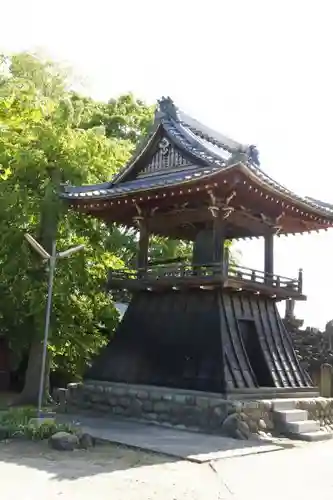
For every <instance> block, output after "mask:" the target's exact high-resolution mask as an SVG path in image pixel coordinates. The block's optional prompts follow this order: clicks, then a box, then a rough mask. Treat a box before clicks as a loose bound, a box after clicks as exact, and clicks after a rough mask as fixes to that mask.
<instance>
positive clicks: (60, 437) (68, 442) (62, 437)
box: [49, 432, 79, 451]
mask: <svg viewBox="0 0 333 500" xmlns="http://www.w3.org/2000/svg"><path fill="white" fill-rule="evenodd" d="M49 444H50V446H51V448H53V449H54V450H59V451H73V450H75V448H78V446H79V438H78V437H77V436H75V434H70V433H69V432H56V433H55V434H53V436H51V437H50V439H49Z"/></svg>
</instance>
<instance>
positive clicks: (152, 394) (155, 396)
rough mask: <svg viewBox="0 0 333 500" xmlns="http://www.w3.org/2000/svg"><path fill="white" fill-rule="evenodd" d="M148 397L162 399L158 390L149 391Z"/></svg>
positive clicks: (154, 399)
mask: <svg viewBox="0 0 333 500" xmlns="http://www.w3.org/2000/svg"><path fill="white" fill-rule="evenodd" d="M150 399H151V400H152V401H162V394H161V393H160V392H157V391H152V392H151V393H150Z"/></svg>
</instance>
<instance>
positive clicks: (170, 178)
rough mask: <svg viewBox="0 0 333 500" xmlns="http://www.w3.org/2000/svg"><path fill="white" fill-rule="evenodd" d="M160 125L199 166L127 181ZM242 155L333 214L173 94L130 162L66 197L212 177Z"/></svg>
mask: <svg viewBox="0 0 333 500" xmlns="http://www.w3.org/2000/svg"><path fill="white" fill-rule="evenodd" d="M160 127H163V129H164V131H165V133H166V134H167V135H168V136H169V137H170V138H171V139H172V140H173V141H174V143H175V144H176V145H177V146H178V147H179V148H180V149H181V150H183V151H184V152H186V153H187V154H188V155H189V156H190V157H191V158H192V159H193V164H196V163H197V167H196V168H193V167H189V168H187V169H184V170H180V171H179V172H177V171H172V172H170V173H167V172H163V171H161V173H160V174H159V175H154V176H151V177H146V178H138V179H135V180H130V181H126V176H127V174H128V173H129V172H131V171H132V169H133V167H134V165H135V163H136V160H137V159H138V158H139V157H140V156H141V155H142V154H143V153H144V152H145V151H146V150H147V148H148V147H149V144H150V142H151V141H152V140H153V138H154V136H155V134H156V133H157V132H158V130H159V128H160ZM238 155H241V156H242V159H241V163H242V164H243V165H244V166H245V167H246V168H247V169H248V170H249V173H251V174H252V175H254V176H255V177H256V178H257V180H258V181H260V182H261V183H262V184H263V185H266V186H267V187H269V188H271V189H273V190H274V191H276V192H278V193H280V194H282V195H284V196H287V197H288V198H291V199H293V200H295V202H299V203H302V204H303V205H306V206H307V207H309V209H310V208H312V209H314V210H317V211H318V210H319V211H320V212H321V213H322V214H326V215H327V216H333V205H331V204H328V203H324V202H321V201H319V200H315V199H313V198H310V197H301V196H298V195H297V194H295V193H293V192H292V191H290V190H289V189H287V188H286V187H284V186H283V185H282V184H280V183H278V182H277V181H275V180H274V179H272V178H271V177H270V176H268V175H267V174H265V173H264V172H263V170H262V169H261V168H260V163H259V155H258V151H257V149H256V147H255V146H251V145H244V144H241V143H238V142H236V141H233V140H231V139H229V138H227V137H225V136H223V135H222V134H220V133H218V132H215V131H214V130H212V129H210V128H208V127H206V126H205V125H203V124H201V123H200V122H198V121H197V120H195V119H194V118H191V117H190V116H188V115H187V114H185V113H183V112H182V111H180V110H179V109H178V108H177V107H176V106H175V105H174V103H173V101H172V100H171V99H170V98H162V99H161V100H160V101H159V102H158V108H157V112H156V114H155V121H154V124H153V126H152V130H151V132H150V134H149V135H148V137H146V138H144V140H143V142H142V143H141V144H140V145H139V147H138V148H137V150H136V151H135V153H134V155H133V157H132V158H131V160H130V161H129V163H128V164H127V165H125V167H124V168H123V169H122V170H121V172H119V174H117V175H116V176H115V177H114V178H113V179H112V181H110V182H106V183H103V184H98V185H91V186H80V187H74V186H66V187H65V189H64V192H63V194H62V197H63V198H67V199H82V198H84V199H87V198H90V199H100V198H112V197H116V196H119V194H127V193H131V192H133V193H134V192H137V191H141V190H145V189H154V188H159V187H161V186H173V185H177V184H182V183H183V182H187V181H191V180H194V179H195V178H204V177H209V176H210V175H212V174H215V173H216V172H218V171H219V170H224V169H226V168H228V167H229V168H230V165H231V164H236V163H239V160H238V161H237V156H238Z"/></svg>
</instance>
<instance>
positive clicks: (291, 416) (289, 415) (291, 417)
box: [274, 410, 308, 423]
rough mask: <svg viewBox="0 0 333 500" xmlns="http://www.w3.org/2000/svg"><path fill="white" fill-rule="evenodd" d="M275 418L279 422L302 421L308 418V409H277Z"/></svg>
mask: <svg viewBox="0 0 333 500" xmlns="http://www.w3.org/2000/svg"><path fill="white" fill-rule="evenodd" d="M274 419H275V420H277V422H283V423H284V422H302V421H304V420H307V419H308V412H307V411H306V410H275V411H274Z"/></svg>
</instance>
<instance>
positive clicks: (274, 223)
mask: <svg viewBox="0 0 333 500" xmlns="http://www.w3.org/2000/svg"><path fill="white" fill-rule="evenodd" d="M284 215H285V213H284V212H281V213H280V215H278V217H275V219H271V218H270V217H267V216H266V215H265V214H263V213H261V214H260V217H261V220H262V222H263V223H264V224H266V225H267V226H269V227H270V228H271V229H272V230H273V231H274V233H275V234H276V235H278V234H279V233H280V231H281V230H282V226H281V225H280V224H279V223H280V221H281V219H282V217H284Z"/></svg>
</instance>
